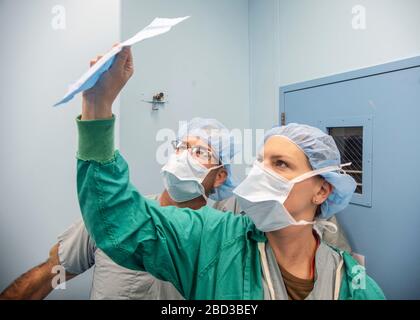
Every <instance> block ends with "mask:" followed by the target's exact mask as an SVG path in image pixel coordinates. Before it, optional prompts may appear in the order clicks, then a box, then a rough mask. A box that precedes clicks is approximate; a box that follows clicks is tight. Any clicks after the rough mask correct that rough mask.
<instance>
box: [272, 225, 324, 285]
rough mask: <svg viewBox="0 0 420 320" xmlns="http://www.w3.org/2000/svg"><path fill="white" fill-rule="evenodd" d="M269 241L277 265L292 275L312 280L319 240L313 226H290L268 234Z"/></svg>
mask: <svg viewBox="0 0 420 320" xmlns="http://www.w3.org/2000/svg"><path fill="white" fill-rule="evenodd" d="M266 236H267V239H268V241H269V243H270V246H271V248H272V249H273V252H274V255H275V257H276V260H277V263H278V264H279V265H280V266H281V267H282V268H283V269H286V270H287V271H288V272H289V273H291V274H292V275H294V276H296V277H298V278H301V279H312V278H313V274H312V263H313V261H314V258H315V253H316V249H317V240H316V238H315V235H314V233H313V230H312V225H306V226H290V227H287V228H285V229H281V230H276V231H272V232H268V233H267V234H266Z"/></svg>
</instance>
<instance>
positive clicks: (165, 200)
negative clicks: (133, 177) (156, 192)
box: [159, 190, 207, 210]
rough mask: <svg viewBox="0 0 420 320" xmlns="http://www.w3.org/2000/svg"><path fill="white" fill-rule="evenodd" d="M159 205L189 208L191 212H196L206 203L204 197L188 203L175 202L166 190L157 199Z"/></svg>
mask: <svg viewBox="0 0 420 320" xmlns="http://www.w3.org/2000/svg"><path fill="white" fill-rule="evenodd" d="M159 203H160V205H161V206H162V207H166V206H176V207H178V208H190V209H193V210H198V209H200V208H201V207H204V206H205V205H206V204H207V202H206V200H205V199H204V197H198V198H195V199H192V200H189V201H185V202H176V201H174V200H172V198H171V197H170V196H169V193H168V191H167V190H164V191H163V192H162V194H161V195H160V198H159Z"/></svg>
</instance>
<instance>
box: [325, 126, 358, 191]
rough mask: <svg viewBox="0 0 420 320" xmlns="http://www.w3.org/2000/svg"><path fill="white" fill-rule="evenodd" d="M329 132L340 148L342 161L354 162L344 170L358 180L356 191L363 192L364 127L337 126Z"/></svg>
mask: <svg viewBox="0 0 420 320" xmlns="http://www.w3.org/2000/svg"><path fill="white" fill-rule="evenodd" d="M328 132H329V134H330V135H331V136H332V137H333V138H334V140H335V143H336V144H337V147H338V150H340V155H341V163H347V162H351V163H352V164H351V166H348V167H344V168H343V170H344V171H346V172H347V173H348V174H349V175H351V176H352V177H353V178H354V179H355V180H356V182H357V187H356V191H355V192H356V193H359V194H363V127H335V128H328Z"/></svg>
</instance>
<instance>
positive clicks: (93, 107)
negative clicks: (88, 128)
mask: <svg viewBox="0 0 420 320" xmlns="http://www.w3.org/2000/svg"><path fill="white" fill-rule="evenodd" d="M110 118H112V103H106V102H104V101H97V100H93V101H92V100H89V99H85V98H83V103H82V117H81V120H101V119H110Z"/></svg>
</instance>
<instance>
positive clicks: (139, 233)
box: [77, 118, 246, 299]
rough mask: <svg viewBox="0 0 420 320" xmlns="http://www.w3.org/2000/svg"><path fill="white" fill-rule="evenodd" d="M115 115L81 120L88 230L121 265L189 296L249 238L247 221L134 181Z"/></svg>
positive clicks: (82, 196)
mask: <svg viewBox="0 0 420 320" xmlns="http://www.w3.org/2000/svg"><path fill="white" fill-rule="evenodd" d="M114 122H115V119H114V118H112V119H109V120H98V121H81V120H80V119H78V120H77V126H78V131H79V150H78V152H77V158H78V160H77V192H78V200H79V205H80V209H81V212H82V216H83V220H84V222H85V225H86V228H87V230H88V232H89V234H90V235H91V237H92V238H93V239H94V241H95V243H96V245H97V247H98V248H100V249H101V250H103V251H104V252H105V253H106V254H107V255H108V256H109V257H110V258H111V259H112V260H114V261H115V262H116V263H118V264H120V265H122V266H124V267H126V268H129V269H132V270H142V271H147V272H149V273H151V274H152V275H154V276H155V277H156V278H158V279H161V280H164V281H169V282H171V283H172V284H173V285H174V286H175V287H176V288H177V290H178V291H179V292H180V293H181V294H182V295H183V296H184V297H185V298H186V299H189V298H190V297H192V296H193V295H194V290H195V285H196V282H197V279H198V278H200V277H203V276H206V275H207V272H208V271H207V270H208V268H210V267H211V266H212V265H213V264H214V260H215V257H217V256H218V255H219V254H220V251H221V250H222V249H223V248H226V247H227V248H230V247H231V246H232V243H236V242H237V241H236V239H239V238H240V239H244V235H245V232H246V228H245V226H246V223H245V222H246V220H244V219H243V218H242V217H235V216H234V215H233V214H232V213H226V214H224V213H221V212H219V211H216V210H214V209H212V208H210V207H207V206H205V207H203V208H202V209H200V210H197V211H194V210H191V209H188V208H183V209H180V208H177V207H174V206H169V207H161V206H159V204H158V203H156V202H155V201H151V200H149V199H147V198H146V197H144V196H143V195H141V194H140V193H139V192H138V191H137V189H136V188H135V187H134V186H133V185H132V184H131V183H130V177H129V170H128V165H127V162H126V161H125V159H124V158H123V157H122V156H121V155H120V153H119V152H118V151H114V144H113V131H114Z"/></svg>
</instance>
